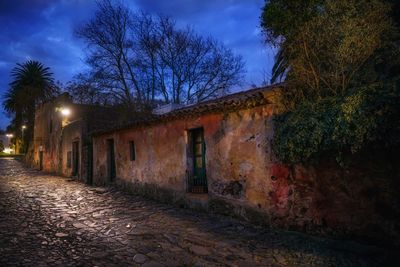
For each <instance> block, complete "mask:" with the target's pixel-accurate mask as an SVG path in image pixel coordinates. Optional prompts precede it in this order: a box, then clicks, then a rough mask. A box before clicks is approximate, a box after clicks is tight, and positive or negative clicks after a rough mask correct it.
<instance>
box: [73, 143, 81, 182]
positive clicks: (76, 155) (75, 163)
mask: <svg viewBox="0 0 400 267" xmlns="http://www.w3.org/2000/svg"><path fill="white" fill-rule="evenodd" d="M78 175H79V141H75V142H72V176H78Z"/></svg>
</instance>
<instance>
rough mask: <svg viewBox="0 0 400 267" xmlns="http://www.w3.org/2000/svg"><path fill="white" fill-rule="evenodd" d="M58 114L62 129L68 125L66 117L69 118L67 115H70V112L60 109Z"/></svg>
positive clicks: (66, 109)
mask: <svg viewBox="0 0 400 267" xmlns="http://www.w3.org/2000/svg"><path fill="white" fill-rule="evenodd" d="M60 113H61V116H62V117H63V120H62V127H64V126H66V125H67V124H68V123H69V121H68V117H69V115H71V110H70V109H69V108H67V107H61V108H60Z"/></svg>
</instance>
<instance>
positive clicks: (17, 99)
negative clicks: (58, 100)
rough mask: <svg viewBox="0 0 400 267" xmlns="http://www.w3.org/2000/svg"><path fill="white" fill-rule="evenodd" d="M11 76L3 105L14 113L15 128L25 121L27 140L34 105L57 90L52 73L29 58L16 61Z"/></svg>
mask: <svg viewBox="0 0 400 267" xmlns="http://www.w3.org/2000/svg"><path fill="white" fill-rule="evenodd" d="M11 76H12V78H13V80H12V82H11V83H10V88H9V90H8V91H7V92H6V94H5V95H4V102H3V106H4V109H5V110H6V111H7V112H10V113H11V114H13V115H14V123H15V128H16V129H18V130H20V129H21V126H22V124H23V123H24V122H26V123H27V125H28V129H27V131H26V134H25V141H27V142H29V141H30V140H32V138H33V131H32V129H33V127H34V118H35V108H36V105H37V104H38V103H40V102H43V101H46V100H48V99H49V98H51V97H52V96H54V95H55V93H56V92H57V89H56V87H55V86H54V80H53V77H52V76H53V73H51V72H50V69H49V68H48V67H45V66H44V65H43V64H42V63H40V62H38V61H33V60H29V61H27V62H25V63H24V64H19V63H18V64H17V66H16V67H15V68H13V69H12V71H11ZM24 143H26V142H24Z"/></svg>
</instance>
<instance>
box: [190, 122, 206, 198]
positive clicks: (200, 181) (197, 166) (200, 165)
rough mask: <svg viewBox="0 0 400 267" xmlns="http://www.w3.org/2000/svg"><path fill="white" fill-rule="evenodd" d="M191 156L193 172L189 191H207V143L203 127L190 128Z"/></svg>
mask: <svg viewBox="0 0 400 267" xmlns="http://www.w3.org/2000/svg"><path fill="white" fill-rule="evenodd" d="M189 136H190V144H189V145H190V146H191V149H190V154H191V155H190V158H191V159H192V166H193V174H192V175H191V176H190V177H189V188H188V189H189V192H191V193H207V191H208V190H207V177H206V145H205V142H204V131H203V128H199V129H194V130H190V132H189Z"/></svg>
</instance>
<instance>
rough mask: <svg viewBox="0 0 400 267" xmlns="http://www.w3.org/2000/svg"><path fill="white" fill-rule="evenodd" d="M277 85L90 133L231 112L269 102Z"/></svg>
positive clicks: (147, 116)
mask: <svg viewBox="0 0 400 267" xmlns="http://www.w3.org/2000/svg"><path fill="white" fill-rule="evenodd" d="M279 87H281V86H279V85H277V86H267V87H261V88H255V89H250V90H247V91H241V92H238V93H234V94H230V95H226V96H223V97H220V98H216V99H211V100H207V101H204V102H201V103H198V104H194V105H188V106H184V107H181V108H178V109H175V110H173V111H171V112H168V113H165V114H161V115H155V114H146V115H140V116H137V117H135V118H133V119H132V120H131V121H130V122H128V123H124V124H120V125H113V126H111V127H108V128H106V129H105V128H103V129H101V130H100V129H99V130H97V131H92V134H93V135H101V134H105V133H110V132H113V131H118V130H124V129H131V128H135V127H139V126H144V125H151V124H155V123H161V122H165V121H170V120H174V119H179V118H188V117H194V116H199V115H204V114H209V113H225V112H232V111H235V110H240V109H247V108H252V107H256V106H261V105H267V104H271V99H269V97H268V95H270V93H271V92H273V89H277V88H279Z"/></svg>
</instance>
